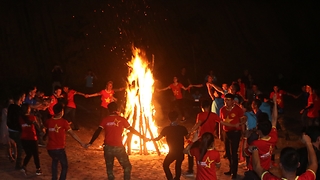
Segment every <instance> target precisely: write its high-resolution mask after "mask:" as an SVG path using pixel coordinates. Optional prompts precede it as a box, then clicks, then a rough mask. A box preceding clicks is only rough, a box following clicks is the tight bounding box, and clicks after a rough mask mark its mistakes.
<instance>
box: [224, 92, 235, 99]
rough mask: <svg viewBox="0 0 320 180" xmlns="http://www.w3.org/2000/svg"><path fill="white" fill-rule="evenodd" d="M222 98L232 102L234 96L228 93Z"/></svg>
mask: <svg viewBox="0 0 320 180" xmlns="http://www.w3.org/2000/svg"><path fill="white" fill-rule="evenodd" d="M224 98H231V99H232V100H233V99H234V95H233V94H230V93H228V94H226V95H225V96H224Z"/></svg>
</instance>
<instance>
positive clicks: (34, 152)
mask: <svg viewBox="0 0 320 180" xmlns="http://www.w3.org/2000/svg"><path fill="white" fill-rule="evenodd" d="M30 148H31V150H32V156H33V161H34V164H35V166H36V168H37V169H40V158H39V151H38V142H37V141H31V142H30Z"/></svg>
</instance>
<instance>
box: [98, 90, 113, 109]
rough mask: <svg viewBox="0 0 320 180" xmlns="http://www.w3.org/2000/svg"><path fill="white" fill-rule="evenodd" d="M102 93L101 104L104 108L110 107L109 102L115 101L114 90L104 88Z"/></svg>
mask: <svg viewBox="0 0 320 180" xmlns="http://www.w3.org/2000/svg"><path fill="white" fill-rule="evenodd" d="M100 94H101V106H102V107H104V108H108V104H110V103H111V102H113V95H114V90H111V91H110V92H108V91H106V90H105V89H104V90H101V91H100Z"/></svg>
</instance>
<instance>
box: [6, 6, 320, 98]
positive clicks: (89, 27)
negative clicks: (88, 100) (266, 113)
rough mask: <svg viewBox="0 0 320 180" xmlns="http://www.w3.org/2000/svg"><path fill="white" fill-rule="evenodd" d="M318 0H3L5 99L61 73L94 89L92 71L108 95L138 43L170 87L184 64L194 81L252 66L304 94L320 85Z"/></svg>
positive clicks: (258, 75)
mask: <svg viewBox="0 0 320 180" xmlns="http://www.w3.org/2000/svg"><path fill="white" fill-rule="evenodd" d="M319 7H320V6H319V3H318V2H317V1H300V2H298V1H293V2H291V1H281V2H273V1H272V2H267V1H245V2H244V1H222V0H221V1H210V2H207V1H198V0H190V1H186V0H174V1H165V0H144V1H142V0H122V1H121V0H109V1H105V0H100V1H99V0H97V1H94V0H92V1H88V0H69V1H53V0H48V1H41V0H33V1H31V0H25V1H17V0H10V1H7V0H3V1H1V2H0V15H1V19H0V24H1V26H0V59H1V69H0V81H1V86H2V87H0V88H1V91H2V93H1V96H6V94H8V93H10V92H11V90H12V89H15V88H17V87H23V86H26V85H30V84H36V85H38V86H39V87H42V88H43V89H44V90H45V91H47V92H50V88H51V69H52V67H53V66H54V64H59V65H61V67H62V68H63V70H64V74H63V78H64V83H68V84H69V85H71V86H73V87H76V88H81V87H84V85H85V81H84V77H85V73H86V72H87V70H88V69H92V70H93V71H94V72H95V73H96V75H97V76H98V78H99V81H98V85H97V87H98V89H99V88H103V87H104V85H105V82H107V81H108V80H113V81H114V82H115V86H116V87H117V86H118V87H119V86H122V85H124V84H125V77H126V75H127V67H126V62H127V61H129V60H130V59H131V55H132V54H131V48H132V45H133V44H134V46H136V47H138V48H141V49H143V50H145V51H146V54H147V56H148V58H149V60H151V57H152V55H154V57H155V69H154V74H155V77H156V78H157V79H159V80H160V81H161V82H162V85H161V86H166V85H168V84H169V83H170V82H172V77H173V75H174V74H177V73H179V71H180V69H181V68H182V67H186V68H187V73H188V74H189V76H190V77H191V80H192V82H193V83H202V82H203V79H204V76H205V75H206V74H207V72H208V71H209V70H211V69H212V70H213V71H214V74H215V75H216V76H217V77H218V84H221V83H223V82H227V83H230V82H231V81H232V80H236V79H237V78H238V77H240V76H242V74H243V70H244V69H248V70H249V71H250V73H251V74H252V76H253V78H254V80H255V82H257V83H258V85H259V86H260V87H261V88H262V89H264V90H265V91H271V90H272V87H271V86H272V85H273V84H274V83H275V82H277V81H279V78H278V77H279V74H281V75H282V76H283V78H282V79H281V81H282V84H283V86H284V87H283V88H287V89H292V90H296V89H298V91H299V87H300V86H301V85H302V84H305V83H312V84H314V85H317V84H316V83H317V79H318V78H319V77H320V75H319V74H320V73H319V72H318V71H319V65H318V64H319V62H318V61H319V57H320V52H319V48H320V45H319V40H320V38H319V37H320V33H319V32H320V25H319V17H320V16H319V13H320V11H319V10H320V8H319Z"/></svg>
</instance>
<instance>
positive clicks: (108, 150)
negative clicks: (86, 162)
mask: <svg viewBox="0 0 320 180" xmlns="http://www.w3.org/2000/svg"><path fill="white" fill-rule="evenodd" d="M103 150H104V160H105V162H106V169H107V175H108V179H109V180H114V175H113V164H114V151H115V150H114V147H112V146H108V145H105V146H104V149H103Z"/></svg>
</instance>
